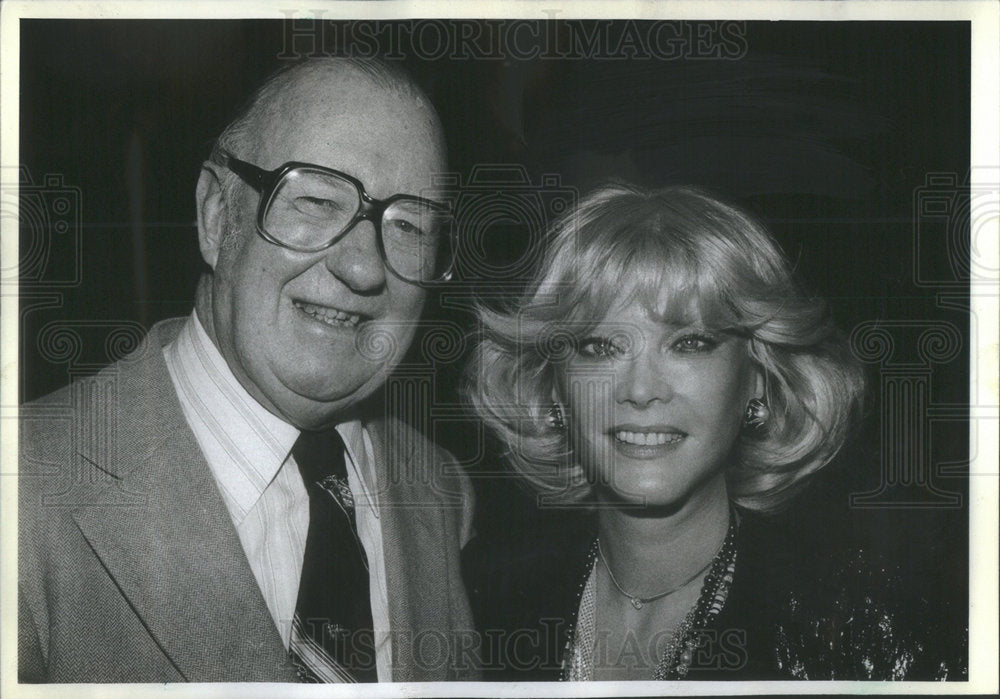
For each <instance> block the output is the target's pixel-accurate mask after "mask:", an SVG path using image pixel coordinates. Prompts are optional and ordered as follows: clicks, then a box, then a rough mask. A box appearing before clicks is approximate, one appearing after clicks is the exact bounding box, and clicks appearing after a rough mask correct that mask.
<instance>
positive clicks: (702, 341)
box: [673, 334, 719, 352]
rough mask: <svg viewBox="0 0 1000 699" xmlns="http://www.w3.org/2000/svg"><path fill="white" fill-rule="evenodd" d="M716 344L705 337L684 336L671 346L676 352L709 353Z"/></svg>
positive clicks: (696, 335)
mask: <svg viewBox="0 0 1000 699" xmlns="http://www.w3.org/2000/svg"><path fill="white" fill-rule="evenodd" d="M718 344H719V343H718V342H716V341H715V340H714V339H712V338H711V337H708V336H707V335H698V334H693V335H685V336H684V337H682V338H680V339H678V340H676V341H675V342H674V344H673V348H674V349H675V350H677V351H678V352H710V351H712V350H713V349H715V348H716V347H717V346H718Z"/></svg>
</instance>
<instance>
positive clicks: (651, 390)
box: [615, 349, 674, 408]
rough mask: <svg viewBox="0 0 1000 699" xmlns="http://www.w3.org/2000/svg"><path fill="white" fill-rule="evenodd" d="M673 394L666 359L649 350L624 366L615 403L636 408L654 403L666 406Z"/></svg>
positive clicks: (618, 381) (617, 383)
mask: <svg viewBox="0 0 1000 699" xmlns="http://www.w3.org/2000/svg"><path fill="white" fill-rule="evenodd" d="M673 395H674V385H673V379H672V378H671V377H670V375H669V370H668V366H667V360H666V358H665V357H663V356H662V355H660V354H659V353H658V352H653V351H651V350H648V349H647V350H646V351H643V352H642V353H640V354H638V355H636V356H635V357H632V358H631V359H629V360H628V361H627V362H626V363H625V366H624V369H623V371H622V372H621V373H620V374H619V376H618V377H617V382H616V385H615V400H616V401H617V402H618V403H631V404H632V405H634V406H635V407H637V408H645V407H646V406H648V405H650V404H652V403H653V402H655V401H660V402H662V403H667V402H669V401H670V399H671V398H673Z"/></svg>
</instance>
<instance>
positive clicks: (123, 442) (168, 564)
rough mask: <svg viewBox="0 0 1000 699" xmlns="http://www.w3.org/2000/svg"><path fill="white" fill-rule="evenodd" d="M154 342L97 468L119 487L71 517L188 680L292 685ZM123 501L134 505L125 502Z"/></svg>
mask: <svg viewBox="0 0 1000 699" xmlns="http://www.w3.org/2000/svg"><path fill="white" fill-rule="evenodd" d="M158 340H159V338H158V335H157V333H156V332H155V329H154V332H152V333H151V334H150V338H149V343H150V344H151V345H152V347H151V348H148V349H150V350H152V351H147V356H146V357H144V358H143V359H142V360H140V361H139V362H138V363H137V364H136V366H135V367H134V368H131V369H128V370H126V371H124V372H123V373H122V376H121V378H120V388H121V390H120V391H119V392H118V395H119V401H117V402H116V403H115V405H116V406H120V407H119V409H118V410H117V416H116V419H117V425H118V429H117V434H118V441H119V442H120V444H119V447H120V448H119V450H118V456H117V460H112V459H109V460H108V463H107V464H106V469H105V470H106V471H107V472H109V473H111V474H112V475H113V477H114V478H115V481H116V486H117V487H112V488H109V489H108V490H107V492H106V493H105V495H106V501H105V503H104V504H103V505H102V504H100V502H98V503H97V504H95V505H89V506H87V507H83V508H80V509H79V510H78V511H77V512H76V513H75V514H74V518H75V520H76V522H77V525H78V526H79V528H80V530H81V532H82V533H83V535H84V536H85V537H86V539H87V541H88V542H89V544H90V546H91V547H92V548H93V550H94V552H95V553H96V555H97V556H98V557H99V558H100V560H101V562H102V563H103V565H104V566H105V568H106V569H107V571H108V573H109V575H111V577H112V578H114V580H115V582H116V584H117V585H118V587H119V588H120V589H121V591H122V594H123V595H124V596H125V597H126V599H127V600H128V602H129V604H130V605H131V606H132V608H133V609H134V610H135V612H136V614H137V615H138V616H139V617H140V618H141V619H142V620H143V623H144V624H145V625H146V628H147V629H148V630H149V633H150V634H151V635H152V636H153V638H154V639H155V640H156V641H157V643H158V644H159V645H160V647H161V648H162V650H163V652H164V653H165V654H166V655H167V656H168V657H169V658H170V660H171V662H172V663H173V664H174V665H175V667H176V668H177V669H178V671H179V672H180V673H181V674H182V675H184V677H185V678H186V679H188V680H191V681H224V680H230V681H235V680H242V681H261V680H271V681H295V679H296V676H295V672H294V670H293V669H292V668H291V667H290V666H289V665H288V664H287V663H286V653H285V649H284V646H283V644H282V642H281V638H280V636H279V634H278V631H277V628H276V627H275V625H274V622H273V620H272V619H271V616H270V613H269V611H268V609H267V605H266V603H265V601H264V599H263V596H262V595H261V593H260V590H259V588H258V587H257V584H256V580H255V579H254V575H253V572H252V571H251V569H250V565H249V563H248V562H247V560H246V555H245V554H244V552H243V548H242V545H241V543H240V541H239V537H238V535H237V534H236V530H235V528H234V527H233V524H232V522H231V521H230V519H229V516H228V513H227V510H226V506H225V503H224V502H223V500H222V496H221V495H220V494H219V492H218V489H217V486H216V484H215V481H214V479H213V477H212V475H211V472H210V471H209V468H208V465H207V464H206V463H205V461H204V458H203V457H202V455H201V452H200V449H199V448H198V445H197V443H196V442H195V439H194V435H193V434H192V433H191V431H190V429H188V427H187V425H186V423H185V421H184V418H183V414H182V412H181V409H180V404H179V403H178V401H177V398H176V396H175V394H174V392H173V385H172V384H171V382H170V378H169V374H168V373H167V370H166V365H165V364H164V362H163V359H162V354H161V352H160V347H161V342H159V341H158ZM88 458H96V457H95V455H91V456H90V457H88ZM112 461H115V463H111V462H112ZM122 491H124V492H127V493H129V494H130V495H129V498H128V501H129V502H136V501H138V502H139V504H135V505H125V504H122V498H121V497H120V495H121V492H122ZM136 496H138V497H136Z"/></svg>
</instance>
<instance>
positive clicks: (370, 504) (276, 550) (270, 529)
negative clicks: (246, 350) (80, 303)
mask: <svg viewBox="0 0 1000 699" xmlns="http://www.w3.org/2000/svg"><path fill="white" fill-rule="evenodd" d="M163 354H164V357H165V359H166V362H167V368H168V369H169V371H170V378H171V380H172V381H173V384H174V388H175V389H176V391H177V397H178V398H179V399H180V403H181V408H182V409H183V411H184V417H185V419H186V420H187V423H188V425H189V426H190V427H191V430H192V431H193V432H194V435H195V438H196V439H197V441H198V445H199V446H200V447H201V451H202V453H203V454H204V455H205V460H206V461H207V462H208V465H209V468H210V469H211V471H212V475H213V476H214V477H215V481H216V483H217V484H218V486H219V491H220V492H221V493H222V498H223V500H224V501H225V503H226V507H227V509H228V511H229V516H230V517H231V519H232V521H233V524H234V525H235V527H236V531H237V533H238V535H239V538H240V542H241V543H242V544H243V550H244V551H245V552H246V556H247V560H248V562H249V563H250V568H251V570H252V571H253V574H254V577H255V578H256V580H257V585H258V586H259V587H260V591H261V593H262V594H263V596H264V600H265V601H266V603H267V608H268V610H269V611H270V613H271V617H272V618H273V619H274V623H275V625H276V626H277V628H278V632H279V633H280V634H281V639H282V641H283V642H284V644H285V647H286V648H288V647H289V639H290V637H291V634H292V618H293V616H294V614H295V603H296V598H297V596H298V589H299V577H300V575H301V573H302V558H303V555H304V553H305V546H306V533H307V531H308V529H309V495H308V493H307V492H306V487H305V485H304V484H303V482H302V477H301V476H300V475H299V471H298V467H297V465H296V464H295V460H294V459H293V458H292V456H291V449H292V445H293V444H294V443H295V440H296V439H297V438H298V436H299V430H298V429H297V428H295V427H294V426H292V425H290V424H288V423H286V422H284V421H283V420H281V419H280V418H278V417H277V416H276V415H273V414H272V413H270V412H268V411H267V410H266V409H265V408H264V407H263V406H261V405H260V404H259V403H258V402H257V401H256V400H254V398H253V397H252V396H251V395H250V394H249V393H248V392H247V391H246V389H244V388H243V386H242V385H240V383H239V381H238V380H237V379H236V377H235V376H234V375H233V372H232V371H231V370H230V369H229V366H228V364H227V363H226V360H225V359H224V358H223V356H222V354H221V353H220V352H219V350H218V348H216V346H215V344H214V343H213V342H212V340H211V338H209V337H208V334H207V333H206V332H205V329H204V328H203V327H202V325H201V322H200V320H199V319H198V317H197V314H196V313H192V314H191V316H190V317H189V318H188V321H187V322H186V323H185V324H184V327H183V328H182V329H181V331H180V333H179V334H178V335H177V338H176V339H175V340H174V341H173V342H172V343H170V344H169V345H167V346H166V347H164V349H163ZM337 431H338V432H339V433H340V436H341V437H342V438H343V439H344V444H345V446H346V447H347V454H346V461H347V477H348V485H349V486H350V488H351V493H352V495H353V496H354V501H355V503H356V509H355V518H356V520H357V526H358V536H359V538H360V539H361V543H362V545H363V546H364V548H365V554H366V555H367V557H368V564H369V574H370V576H371V577H370V583H371V584H370V585H369V588H370V591H371V605H372V620H373V622H374V626H375V628H374V632H375V656H376V657H375V661H376V668H377V671H378V679H379V681H380V682H386V681H391V679H392V677H391V657H392V648H391V640H390V634H389V604H388V589H387V585H386V579H385V561H384V557H383V552H382V530H381V526H380V524H379V508H378V502H377V500H376V498H375V495H374V493H375V492H376V489H375V488H374V487H373V484H374V483H376V480H375V473H374V467H373V462H374V460H373V458H372V454H373V448H372V443H371V438H370V436H369V435H368V431H367V430H365V429H364V427H363V426H362V424H361V422H360V421H357V420H354V421H350V422H345V423H342V424H340V425H337Z"/></svg>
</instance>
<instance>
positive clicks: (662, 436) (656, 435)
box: [615, 430, 684, 447]
mask: <svg viewBox="0 0 1000 699" xmlns="http://www.w3.org/2000/svg"><path fill="white" fill-rule="evenodd" d="M615 439H617V440H618V441H619V442H625V443H626V444H636V445H639V446H643V447H648V446H655V445H658V444H673V443H674V442H679V441H681V440H682V439H684V435H683V434H679V433H677V432H626V431H625V430H618V431H616V432H615Z"/></svg>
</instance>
